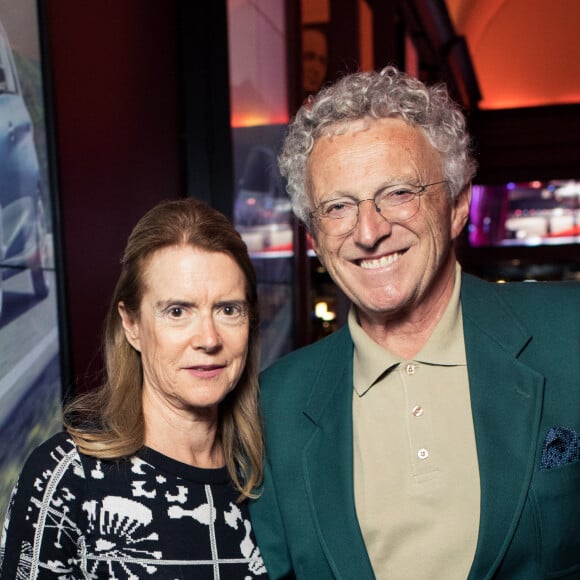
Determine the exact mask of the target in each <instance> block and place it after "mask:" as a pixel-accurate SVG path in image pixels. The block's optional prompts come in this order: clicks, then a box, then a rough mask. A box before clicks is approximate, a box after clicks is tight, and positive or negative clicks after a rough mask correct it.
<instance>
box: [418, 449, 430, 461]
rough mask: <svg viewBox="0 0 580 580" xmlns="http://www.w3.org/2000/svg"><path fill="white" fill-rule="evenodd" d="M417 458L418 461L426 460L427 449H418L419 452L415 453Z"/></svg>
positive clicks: (427, 455)
mask: <svg viewBox="0 0 580 580" xmlns="http://www.w3.org/2000/svg"><path fill="white" fill-rule="evenodd" d="M417 457H418V458H419V459H427V457H429V451H427V449H419V451H417Z"/></svg>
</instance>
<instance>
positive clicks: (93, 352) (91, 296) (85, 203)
mask: <svg viewBox="0 0 580 580" xmlns="http://www.w3.org/2000/svg"><path fill="white" fill-rule="evenodd" d="M89 6H90V9H89V8H88V7H89ZM45 12H46V14H45V18H46V31H47V35H48V38H47V40H48V44H49V49H50V65H51V69H52V70H51V77H52V90H51V93H52V97H53V109H54V113H55V135H54V136H55V141H56V148H57V161H58V165H57V169H58V189H59V192H60V206H61V220H62V236H63V246H64V263H65V270H66V298H67V302H66V304H67V306H66V308H67V310H68V312H67V314H68V321H69V339H70V345H71V357H72V373H71V374H72V380H73V381H78V383H79V386H80V387H81V388H82V387H83V386H91V385H94V384H95V382H96V378H95V377H92V376H87V373H89V374H90V373H93V372H95V370H96V369H98V365H99V363H100V359H99V353H98V345H99V340H100V334H101V329H102V321H103V319H104V316H105V312H106V309H107V306H108V300H109V297H110V295H111V293H112V290H113V287H114V284H115V281H116V278H117V276H118V272H119V267H118V264H119V258H120V256H121V253H122V250H123V247H124V245H125V242H126V239H127V236H128V234H129V232H130V230H131V228H132V226H133V225H134V224H135V222H136V221H137V220H138V219H139V217H141V215H142V214H143V213H144V212H145V211H146V210H147V209H149V208H150V207H151V206H152V205H154V204H155V203H156V202H157V201H159V200H161V199H165V198H171V197H179V196H180V195H181V192H182V189H183V184H182V160H181V158H180V155H181V153H180V126H181V121H180V111H181V106H180V90H179V83H178V66H179V65H178V46H177V35H176V26H177V19H176V14H175V6H174V3H173V2H160V1H158V0H122V1H119V0H99V2H92V3H90V5H88V4H87V3H85V2H79V1H78V0H58V1H55V2H46V5H45Z"/></svg>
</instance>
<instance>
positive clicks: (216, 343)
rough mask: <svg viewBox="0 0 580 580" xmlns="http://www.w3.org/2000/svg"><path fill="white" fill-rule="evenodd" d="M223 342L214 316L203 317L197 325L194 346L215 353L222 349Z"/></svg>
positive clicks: (193, 340) (194, 333)
mask: <svg viewBox="0 0 580 580" xmlns="http://www.w3.org/2000/svg"><path fill="white" fill-rule="evenodd" d="M221 344H222V340H221V336H220V333H219V330H218V327H217V326H216V323H215V320H214V319H213V317H212V316H209V315H208V316H201V317H200V319H199V320H197V321H196V323H195V329H194V332H193V336H192V345H193V347H194V348H196V349H202V350H206V351H215V350H217V349H219V348H220V347H221Z"/></svg>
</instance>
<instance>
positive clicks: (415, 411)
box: [411, 405, 425, 417]
mask: <svg viewBox="0 0 580 580" xmlns="http://www.w3.org/2000/svg"><path fill="white" fill-rule="evenodd" d="M424 412H425V411H424V409H423V407H421V406H419V405H415V406H414V407H413V410H412V411H411V413H413V415H414V416H415V417H421V415H423V413H424Z"/></svg>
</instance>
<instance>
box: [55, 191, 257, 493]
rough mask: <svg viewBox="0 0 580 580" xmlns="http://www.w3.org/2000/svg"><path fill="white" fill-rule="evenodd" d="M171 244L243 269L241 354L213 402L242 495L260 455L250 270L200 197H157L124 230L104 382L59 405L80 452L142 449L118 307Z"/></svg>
mask: <svg viewBox="0 0 580 580" xmlns="http://www.w3.org/2000/svg"><path fill="white" fill-rule="evenodd" d="M176 245H189V246H192V247H195V248H199V249H202V250H205V251H208V252H223V253H225V254H228V255H229V256H230V257H231V258H232V259H233V260H234V261H235V262H236V263H237V264H238V266H239V267H240V268H241V270H242V272H243V273H244V277H245V281H246V300H247V303H248V312H249V322H250V333H249V345H248V357H247V361H246V367H245V369H244V372H243V374H242V376H241V378H240V380H239V382H238V385H237V386H236V388H235V389H234V390H233V391H232V392H230V393H229V394H228V396H227V397H226V398H225V399H224V401H222V403H221V404H220V431H219V435H220V437H221V441H222V446H223V448H224V454H225V458H226V465H227V467H228V471H229V473H230V476H231V477H232V480H233V482H234V484H235V485H236V487H237V488H238V490H239V491H240V493H241V494H242V496H245V497H249V496H250V495H251V490H252V489H253V488H254V487H255V486H256V485H258V484H259V483H260V481H261V478H262V455H263V440H262V431H261V423H260V417H259V410H258V371H259V337H258V327H259V310H258V295H257V283H256V274H255V271H254V267H253V265H252V262H251V260H250V257H249V255H248V251H247V247H246V244H245V243H244V241H243V240H242V238H241V236H240V235H239V233H238V232H237V231H236V230H235V229H234V227H233V226H232V224H231V223H230V222H229V221H228V220H227V219H226V217H225V216H224V215H222V214H221V213H220V212H218V211H217V210H215V209H213V208H211V207H210V206H209V205H207V204H206V203H204V202H202V201H199V200H196V199H193V198H187V199H180V200H171V201H164V202H161V203H160V204H158V205H156V206H155V207H154V208H152V209H151V210H149V211H148V212H147V213H146V214H145V215H144V216H143V217H142V218H141V219H140V220H139V222H138V223H137V225H136V226H135V228H134V229H133V231H132V232H131V235H130V236H129V239H128V242H127V246H126V248H125V252H124V254H123V257H122V260H121V274H120V276H119V279H118V281H117V285H116V287H115V291H114V293H113V298H112V300H111V303H110V306H109V310H108V313H107V316H106V319H105V330H104V340H103V348H104V359H105V373H106V375H105V380H104V383H103V386H102V387H101V388H100V389H97V390H96V391H91V392H88V393H85V394H83V395H81V396H79V397H77V398H75V399H73V400H72V401H71V402H70V403H69V404H68V405H67V406H66V408H65V416H64V418H65V426H66V428H67V430H68V431H69V433H70V434H71V435H72V436H73V438H74V439H75V442H76V443H77V445H78V446H79V449H80V450H81V451H82V452H84V453H87V454H89V455H94V456H96V457H100V458H102V459H119V458H122V457H128V456H131V455H134V454H135V453H136V452H137V451H139V449H141V448H142V447H143V444H144V419H143V408H142V381H143V369H142V365H141V357H140V353H138V352H137V351H136V350H135V349H134V348H133V347H132V346H131V345H130V344H129V342H128V341H127V339H126V338H125V333H124V330H123V326H122V322H121V318H120V316H119V313H118V309H117V308H118V304H119V302H121V301H122V302H123V303H124V305H125V308H126V310H127V312H128V313H129V314H130V315H132V316H134V317H136V318H138V317H139V309H140V305H141V300H142V297H143V294H144V290H145V287H144V280H143V275H144V270H145V267H146V264H147V261H148V259H149V258H150V257H151V255H152V254H153V253H154V252H156V251H157V250H160V249H162V248H165V247H168V246H176ZM95 415H96V416H98V421H97V422H95V419H94V417H95Z"/></svg>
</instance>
